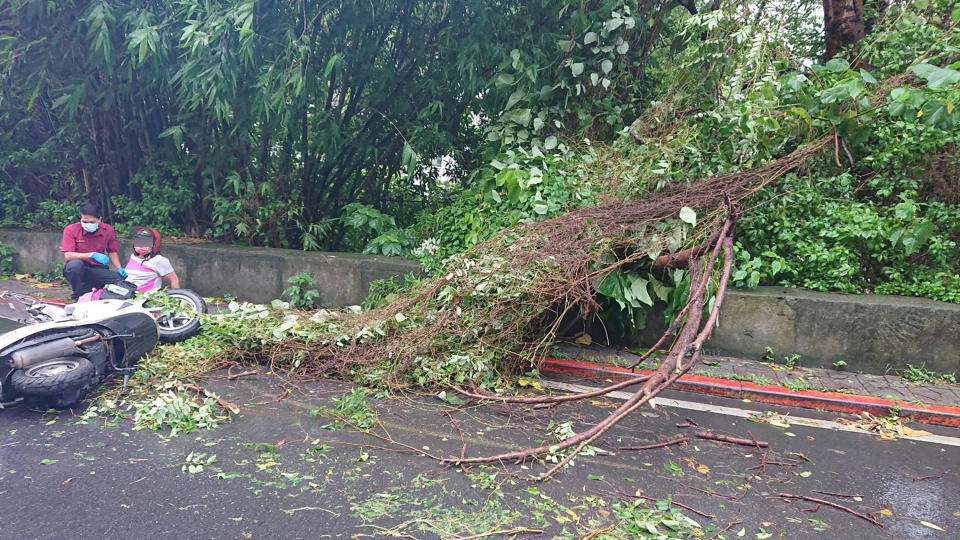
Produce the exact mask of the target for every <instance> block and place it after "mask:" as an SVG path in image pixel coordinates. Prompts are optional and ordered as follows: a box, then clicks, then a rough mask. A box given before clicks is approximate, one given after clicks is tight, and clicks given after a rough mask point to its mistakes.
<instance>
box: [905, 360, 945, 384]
mask: <svg viewBox="0 0 960 540" xmlns="http://www.w3.org/2000/svg"><path fill="white" fill-rule="evenodd" d="M900 378H902V379H903V380H905V381H908V382H912V383H917V384H937V383H947V384H957V372H955V371H954V372H953V373H939V372H936V371H931V370H929V369H927V367H926V364H920V365H919V366H914V365H913V364H907V367H906V369H903V370H901V371H900Z"/></svg>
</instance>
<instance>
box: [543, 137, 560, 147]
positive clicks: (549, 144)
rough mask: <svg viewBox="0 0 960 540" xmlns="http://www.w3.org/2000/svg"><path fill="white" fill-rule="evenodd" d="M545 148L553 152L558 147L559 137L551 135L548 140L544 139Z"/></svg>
mask: <svg viewBox="0 0 960 540" xmlns="http://www.w3.org/2000/svg"><path fill="white" fill-rule="evenodd" d="M543 147H544V148H545V149H546V150H553V149H554V148H556V147H557V136H556V135H550V136H549V137H547V138H546V139H544V141H543Z"/></svg>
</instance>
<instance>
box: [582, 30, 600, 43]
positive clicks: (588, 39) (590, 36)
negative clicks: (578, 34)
mask: <svg viewBox="0 0 960 540" xmlns="http://www.w3.org/2000/svg"><path fill="white" fill-rule="evenodd" d="M596 41H597V33H596V32H587V33H586V35H585V36H583V44H584V45H589V44H591V43H594V42H596Z"/></svg>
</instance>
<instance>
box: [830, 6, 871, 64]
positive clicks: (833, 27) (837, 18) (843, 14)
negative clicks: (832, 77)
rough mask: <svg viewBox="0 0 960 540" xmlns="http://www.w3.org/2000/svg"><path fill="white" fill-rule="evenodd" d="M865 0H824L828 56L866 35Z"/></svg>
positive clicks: (832, 55) (834, 54)
mask: <svg viewBox="0 0 960 540" xmlns="http://www.w3.org/2000/svg"><path fill="white" fill-rule="evenodd" d="M866 33H867V32H866V25H865V24H864V20H863V0H823V36H824V41H825V42H826V49H827V58H832V57H834V56H836V54H837V53H838V52H840V51H841V50H842V49H843V48H844V47H847V46H850V45H853V44H855V43H857V42H858V41H860V39H862V38H863V36H865V35H866Z"/></svg>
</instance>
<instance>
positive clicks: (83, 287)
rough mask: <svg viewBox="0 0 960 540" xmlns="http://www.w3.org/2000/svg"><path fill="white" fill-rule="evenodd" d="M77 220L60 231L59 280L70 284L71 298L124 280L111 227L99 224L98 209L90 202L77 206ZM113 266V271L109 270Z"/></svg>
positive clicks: (115, 237)
mask: <svg viewBox="0 0 960 540" xmlns="http://www.w3.org/2000/svg"><path fill="white" fill-rule="evenodd" d="M79 210H80V221H78V222H75V223H71V224H69V225H67V226H66V227H64V228H63V237H62V238H61V240H60V251H62V252H63V260H64V266H63V277H64V278H66V280H67V281H68V282H70V288H71V289H72V290H73V291H72V293H71V297H72V298H73V299H74V300H76V299H77V298H79V297H80V295H82V294H84V293H86V292H88V291H90V290H91V289H94V288H99V287H103V286H104V285H106V284H108V283H115V282H117V281H119V280H121V279H124V278H126V277H127V272H126V270H124V269H123V268H121V267H120V257H119V256H118V255H117V252H118V251H120V245H119V244H118V243H117V235H116V232H114V230H113V227H111V226H110V225H107V224H106V223H103V222H102V221H101V220H100V218H101V214H100V209H99V208H98V207H97V205H95V204H93V203H84V204H82V205H80V208H79ZM111 267H113V268H115V269H116V270H115V271H114V270H111V269H110V268H111Z"/></svg>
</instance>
